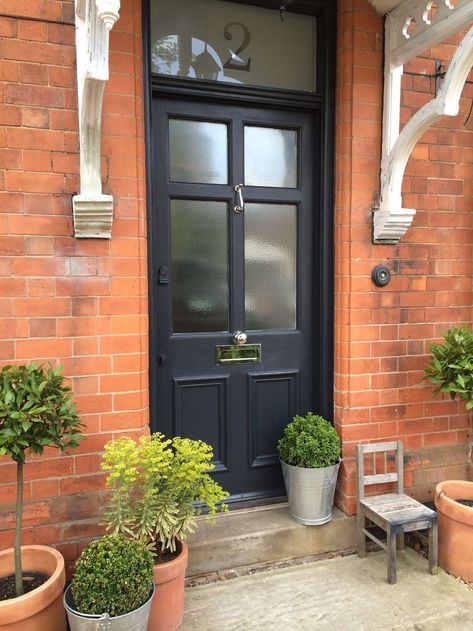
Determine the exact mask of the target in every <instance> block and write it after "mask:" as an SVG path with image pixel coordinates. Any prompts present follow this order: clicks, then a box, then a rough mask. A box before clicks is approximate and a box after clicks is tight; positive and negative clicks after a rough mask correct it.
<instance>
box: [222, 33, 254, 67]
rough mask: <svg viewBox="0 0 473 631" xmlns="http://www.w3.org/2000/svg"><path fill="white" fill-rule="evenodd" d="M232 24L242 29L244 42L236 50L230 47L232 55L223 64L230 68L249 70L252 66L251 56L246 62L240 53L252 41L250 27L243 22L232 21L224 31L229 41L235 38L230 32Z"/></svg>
mask: <svg viewBox="0 0 473 631" xmlns="http://www.w3.org/2000/svg"><path fill="white" fill-rule="evenodd" d="M232 26H239V27H240V29H241V30H242V31H243V42H242V43H241V45H240V47H239V48H237V49H236V51H235V52H233V51H232V49H230V57H229V59H228V60H227V61H226V62H225V63H224V64H223V67H224V68H228V70H245V71H246V72H249V71H250V68H251V57H250V58H249V59H248V61H247V62H246V63H245V62H244V60H243V59H241V58H240V57H239V55H240V53H242V52H243V51H244V50H245V49H246V48H247V47H248V44H249V43H250V40H251V33H250V29H249V28H248V27H247V26H245V25H244V24H242V23H241V22H230V23H229V24H227V25H226V27H225V29H224V31H223V34H224V35H225V39H227V40H228V41H231V40H232V39H233V35H232V34H231V32H230V30H231V27H232Z"/></svg>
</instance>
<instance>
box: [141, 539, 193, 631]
mask: <svg viewBox="0 0 473 631" xmlns="http://www.w3.org/2000/svg"><path fill="white" fill-rule="evenodd" d="M180 545H181V546H182V549H181V552H180V554H179V556H177V557H176V558H175V559H173V560H172V561H169V562H168V563H160V564H157V565H155V566H154V567H153V582H154V585H155V587H156V594H155V597H154V598H153V602H152V604H151V613H150V616H149V623H148V631H175V630H176V629H177V628H178V627H179V626H180V625H181V623H182V619H183V617H184V581H185V577H186V569H187V560H188V552H189V548H188V546H187V544H186V543H184V542H181V543H180Z"/></svg>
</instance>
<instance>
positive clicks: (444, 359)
mask: <svg viewBox="0 0 473 631" xmlns="http://www.w3.org/2000/svg"><path fill="white" fill-rule="evenodd" d="M444 338H445V341H444V342H442V343H441V344H431V346H430V351H431V353H432V361H431V363H430V364H429V365H428V366H427V367H426V368H425V370H424V373H425V375H424V379H428V380H429V381H430V382H431V383H432V384H433V386H434V393H435V394H438V393H448V394H449V395H450V397H451V398H452V399H456V398H458V399H461V400H462V401H466V408H467V410H471V409H472V408H473V331H472V330H471V329H468V328H467V327H464V326H463V327H459V328H457V327H452V328H450V329H449V330H448V331H447V332H446V333H445V335H444Z"/></svg>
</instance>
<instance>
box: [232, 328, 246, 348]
mask: <svg viewBox="0 0 473 631" xmlns="http://www.w3.org/2000/svg"><path fill="white" fill-rule="evenodd" d="M247 341H248V336H247V335H246V333H243V331H235V333H234V334H233V343H234V344H236V345H237V346H241V345H242V344H246V342H247Z"/></svg>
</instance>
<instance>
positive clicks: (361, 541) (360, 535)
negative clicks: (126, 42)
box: [356, 507, 366, 559]
mask: <svg viewBox="0 0 473 631" xmlns="http://www.w3.org/2000/svg"><path fill="white" fill-rule="evenodd" d="M356 522H357V528H356V536H357V542H358V556H359V557H360V558H362V559H363V558H365V557H366V536H365V533H364V532H363V528H364V527H365V523H366V519H365V515H364V513H363V511H362V509H361V508H360V507H358V512H357V515H356Z"/></svg>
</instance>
